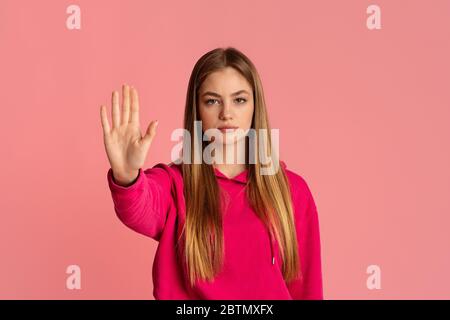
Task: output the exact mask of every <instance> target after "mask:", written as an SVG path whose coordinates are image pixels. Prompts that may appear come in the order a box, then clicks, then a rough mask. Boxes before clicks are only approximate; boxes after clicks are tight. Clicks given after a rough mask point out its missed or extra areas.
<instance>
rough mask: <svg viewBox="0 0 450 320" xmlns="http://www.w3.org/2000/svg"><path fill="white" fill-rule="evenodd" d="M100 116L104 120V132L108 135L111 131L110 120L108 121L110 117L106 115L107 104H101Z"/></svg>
mask: <svg viewBox="0 0 450 320" xmlns="http://www.w3.org/2000/svg"><path fill="white" fill-rule="evenodd" d="M100 118H101V120H102V128H103V134H104V135H107V134H109V132H110V131H111V130H110V128H109V122H108V117H107V115H106V107H105V106H103V105H102V106H100Z"/></svg>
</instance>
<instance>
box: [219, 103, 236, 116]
mask: <svg viewBox="0 0 450 320" xmlns="http://www.w3.org/2000/svg"><path fill="white" fill-rule="evenodd" d="M219 118H220V119H221V120H231V119H233V117H232V115H231V106H230V105H229V104H228V103H224V104H223V108H222V110H221V111H220V114H219Z"/></svg>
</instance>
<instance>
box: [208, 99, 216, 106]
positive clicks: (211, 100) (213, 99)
mask: <svg viewBox="0 0 450 320" xmlns="http://www.w3.org/2000/svg"><path fill="white" fill-rule="evenodd" d="M210 101H217V99H208V100H206V104H207V105H210V103H209V102H210Z"/></svg>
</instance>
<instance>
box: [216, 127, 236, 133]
mask: <svg viewBox="0 0 450 320" xmlns="http://www.w3.org/2000/svg"><path fill="white" fill-rule="evenodd" d="M238 128H239V127H234V126H223V127H219V128H217V129H219V130H220V131H222V132H227V131H234V130H236V129H238Z"/></svg>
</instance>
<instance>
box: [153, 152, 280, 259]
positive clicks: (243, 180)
mask: <svg viewBox="0 0 450 320" xmlns="http://www.w3.org/2000/svg"><path fill="white" fill-rule="evenodd" d="M157 166H159V167H161V168H164V169H166V170H168V172H172V174H170V175H171V176H172V177H171V178H172V179H173V178H175V179H181V180H182V174H181V165H180V164H178V165H173V166H171V167H176V168H177V169H178V171H179V174H181V176H180V175H177V176H178V177H174V176H173V174H174V173H173V171H172V170H171V169H169V166H170V165H169V166H167V165H165V164H158V165H157ZM286 167H287V166H286V163H285V162H284V161H281V160H280V168H282V169H283V170H285V169H286ZM214 173H215V176H216V178H217V179H221V180H227V181H232V182H234V183H237V184H241V185H243V186H245V184H247V181H248V178H249V174H248V173H249V169H245V170H244V171H242V172H241V173H239V174H238V175H236V176H234V177H232V178H229V177H227V176H225V175H224V174H223V173H222V172H221V171H220V170H219V169H217V168H214ZM178 185H180V184H178ZM173 193H174V195H175V196H176V197H178V199H179V200H180V195H182V194H183V190H181V189H180V190H173ZM182 202H184V201H182ZM178 203H179V205H178V206H179V207H180V206H181V207H182V210H183V211H184V212H183V214H182V216H181V218H182V220H183V223H184V222H185V219H186V215H185V214H186V213H185V205H184V204H180V201H178ZM179 209H180V208H179ZM181 232H182V225H181V224H180V225H179V227H178V237H180V236H181ZM267 234H268V238H269V243H270V256H271V263H272V264H273V265H274V264H275V262H276V259H275V256H276V253H277V250H276V248H277V246H276V239H275V236H274V235H273V234H272V232H271V231H270V230H267Z"/></svg>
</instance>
